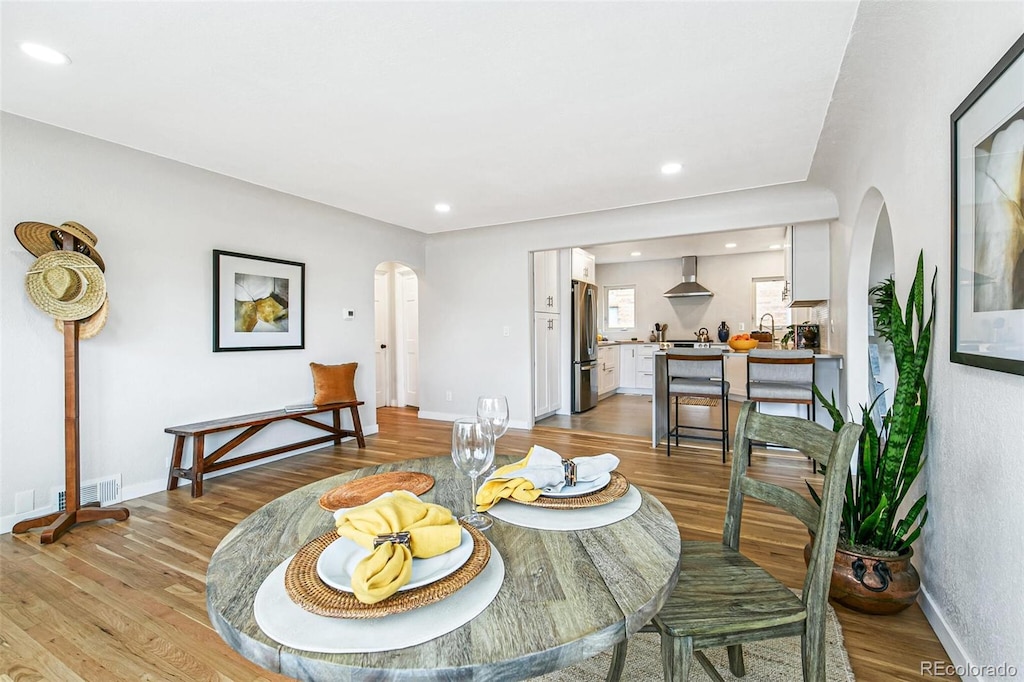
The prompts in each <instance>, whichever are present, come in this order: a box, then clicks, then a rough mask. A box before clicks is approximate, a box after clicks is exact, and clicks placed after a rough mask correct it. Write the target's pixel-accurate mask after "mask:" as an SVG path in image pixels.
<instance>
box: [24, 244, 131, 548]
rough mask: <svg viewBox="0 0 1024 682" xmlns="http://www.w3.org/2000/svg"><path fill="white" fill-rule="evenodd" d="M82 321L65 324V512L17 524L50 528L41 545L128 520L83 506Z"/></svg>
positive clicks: (117, 510) (70, 247) (124, 512)
mask: <svg viewBox="0 0 1024 682" xmlns="http://www.w3.org/2000/svg"><path fill="white" fill-rule="evenodd" d="M64 250H65V251H74V250H75V237H74V236H73V235H70V234H67V233H64ZM78 325H79V321H78V320H67V321H65V322H64V511H59V512H54V513H52V514H45V515H43V516H37V517H36V518H34V519H27V520H25V521H20V522H18V523H16V524H14V528H13V529H12V530H13V532H15V533H24V532H26V531H28V530H31V529H32V528H38V527H39V526H46V528H44V529H43V533H42V535H41V536H40V537H39V542H40V543H41V544H44V545H48V544H50V543H51V542H54V541H56V540H57V538H59V537H60V536H61V535H63V534H64V533H66V532H67V531H68V530H70V529H71V528H72V527H73V526H75V525H77V524H79V523H85V522H86V521H101V520H103V519H114V520H115V521H124V520H125V519H127V518H128V514H129V512H128V509H127V508H125V507H100V506H99V504H100V503H99V502H91V503H89V504H86V505H83V504H82V476H81V469H80V461H81V456H80V452H81V451H80V439H79V428H78V427H79V419H78Z"/></svg>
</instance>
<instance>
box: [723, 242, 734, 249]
mask: <svg viewBox="0 0 1024 682" xmlns="http://www.w3.org/2000/svg"><path fill="white" fill-rule="evenodd" d="M725 248H727V249H735V248H736V242H729V243H728V244H726V245H725Z"/></svg>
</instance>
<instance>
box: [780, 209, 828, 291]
mask: <svg viewBox="0 0 1024 682" xmlns="http://www.w3.org/2000/svg"><path fill="white" fill-rule="evenodd" d="M828 244H829V240H828V224H827V223H813V224H808V225H790V226H789V227H787V228H786V288H785V290H784V292H783V294H782V298H783V300H784V301H785V302H786V305H788V306H790V307H793V306H802V307H808V306H814V305H816V304H818V303H820V302H821V301H827V300H828V298H829V291H830V283H829V282H830V280H829V277H830V272H831V269H830V266H829V259H830V258H831V256H830V254H829V247H828Z"/></svg>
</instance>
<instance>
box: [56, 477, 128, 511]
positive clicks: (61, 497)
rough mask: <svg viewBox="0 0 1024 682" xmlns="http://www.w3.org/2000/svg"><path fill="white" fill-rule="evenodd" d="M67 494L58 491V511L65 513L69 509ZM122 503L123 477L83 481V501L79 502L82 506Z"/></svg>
mask: <svg viewBox="0 0 1024 682" xmlns="http://www.w3.org/2000/svg"><path fill="white" fill-rule="evenodd" d="M66 494H67V493H66V492H65V491H64V490H58V491H57V509H58V511H64V510H65V509H66V508H67V500H66V499H65V497H66ZM120 501H121V475H120V474H118V475H117V476H113V477H111V478H101V479H98V480H95V481H83V482H82V499H80V500H79V504H80V505H81V506H85V505H87V504H91V503H93V502H99V503H100V504H101V505H105V504H110V503H111V502H120Z"/></svg>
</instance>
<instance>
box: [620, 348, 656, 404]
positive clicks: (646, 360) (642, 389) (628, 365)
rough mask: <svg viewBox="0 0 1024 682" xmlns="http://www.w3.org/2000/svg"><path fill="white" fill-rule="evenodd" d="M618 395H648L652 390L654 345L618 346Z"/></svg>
mask: <svg viewBox="0 0 1024 682" xmlns="http://www.w3.org/2000/svg"><path fill="white" fill-rule="evenodd" d="M619 348H620V349H621V352H620V353H619V393H633V394H637V395H650V394H651V392H652V391H653V390H654V351H656V350H658V344H656V343H624V344H622V345H621V346H619Z"/></svg>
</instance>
